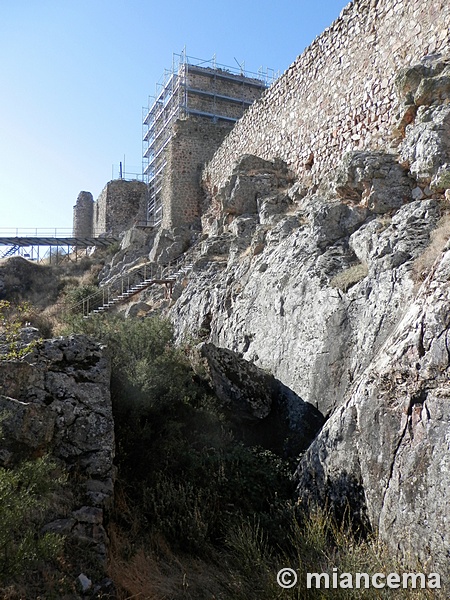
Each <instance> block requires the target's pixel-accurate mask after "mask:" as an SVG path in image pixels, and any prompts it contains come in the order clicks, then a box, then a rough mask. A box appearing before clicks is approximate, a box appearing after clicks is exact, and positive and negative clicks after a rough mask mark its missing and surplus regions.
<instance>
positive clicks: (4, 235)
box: [0, 228, 119, 261]
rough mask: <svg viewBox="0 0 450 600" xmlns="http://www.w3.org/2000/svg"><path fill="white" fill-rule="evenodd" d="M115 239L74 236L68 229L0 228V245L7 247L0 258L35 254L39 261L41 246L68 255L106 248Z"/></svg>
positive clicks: (0, 253) (27, 256)
mask: <svg viewBox="0 0 450 600" xmlns="http://www.w3.org/2000/svg"><path fill="white" fill-rule="evenodd" d="M14 234H15V235H14ZM117 241H119V238H117V237H113V236H93V237H74V236H73V235H72V231H71V230H68V229H46V230H45V229H28V230H27V229H23V230H19V229H17V230H11V229H10V230H6V229H1V228H0V246H6V247H7V248H6V250H5V251H4V252H1V251H0V258H7V257H10V256H14V255H20V256H25V257H26V258H29V257H30V256H31V257H32V258H33V257H34V256H36V259H37V260H38V261H39V260H40V252H39V248H41V247H43V246H44V247H47V248H49V249H50V256H51V254H52V251H51V250H52V249H55V251H54V252H53V255H55V254H56V255H59V254H64V255H68V254H70V253H72V252H75V253H76V252H77V251H78V250H86V249H87V248H92V247H97V248H106V247H107V246H110V245H111V244H114V243H115V242H117ZM25 248H30V252H29V253H24V249H25Z"/></svg>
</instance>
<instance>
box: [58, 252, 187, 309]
mask: <svg viewBox="0 0 450 600" xmlns="http://www.w3.org/2000/svg"><path fill="white" fill-rule="evenodd" d="M192 266H193V265H192V264H185V265H181V261H178V262H176V263H174V264H169V265H167V266H166V267H162V266H160V265H156V264H155V263H145V264H143V265H138V266H137V267H134V268H132V269H130V270H129V271H128V272H127V273H126V274H125V275H123V276H121V277H119V278H117V279H115V280H114V281H112V282H111V283H109V284H107V285H105V286H102V287H101V288H100V289H99V290H98V292H95V293H94V294H91V295H90V296H87V297H86V298H84V299H83V301H82V302H80V303H79V304H77V305H75V306H71V307H69V308H70V309H73V308H82V313H83V316H84V317H85V318H89V317H90V316H91V315H94V314H101V313H106V312H107V311H109V310H110V309H111V308H112V307H114V306H116V305H118V304H120V303H121V302H125V301H127V300H129V299H130V298H131V297H132V296H135V295H137V294H139V293H141V292H143V291H144V290H146V289H147V288H149V287H151V286H154V285H163V286H164V287H165V294H166V296H167V297H168V298H170V297H171V296H172V289H173V286H174V284H175V282H176V281H177V279H178V278H179V277H181V276H183V275H186V274H187V273H188V272H189V271H190V270H191V269H192Z"/></svg>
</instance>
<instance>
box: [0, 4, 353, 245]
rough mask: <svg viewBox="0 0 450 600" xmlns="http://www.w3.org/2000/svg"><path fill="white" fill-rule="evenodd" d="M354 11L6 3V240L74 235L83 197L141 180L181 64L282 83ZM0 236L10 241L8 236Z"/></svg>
mask: <svg viewBox="0 0 450 600" xmlns="http://www.w3.org/2000/svg"><path fill="white" fill-rule="evenodd" d="M347 4H348V1H347V0H277V1H274V0H271V1H270V2H269V1H267V0H260V1H259V2H255V0H251V1H250V0H226V2H221V1H220V0H219V1H213V0H208V1H206V0H191V1H189V0H184V2H181V1H179V0H158V1H156V0H121V1H120V2H119V1H118V0H2V1H1V14H0V52H1V57H2V59H1V63H0V75H1V93H0V228H5V227H71V226H72V207H73V205H74V204H75V201H76V198H77V196H78V193H79V192H80V191H81V190H86V191H90V192H92V194H93V196H94V199H96V198H97V196H98V195H99V193H100V192H101V190H102V188H103V187H104V185H105V184H106V183H107V182H108V181H109V180H111V179H112V178H113V177H112V176H113V165H115V166H116V170H115V171H114V173H115V176H117V174H118V165H119V162H120V161H123V160H124V156H125V166H126V170H127V171H128V170H133V171H138V172H140V170H141V164H142V162H141V154H142V142H141V139H142V124H141V123H142V107H143V106H147V105H148V97H149V96H151V95H153V94H154V93H155V85H156V82H157V81H159V80H160V79H161V76H162V75H163V73H164V69H166V68H170V67H171V65H172V53H174V52H175V53H180V52H181V51H182V49H183V48H184V47H186V53H187V54H188V55H189V56H194V57H198V58H204V59H210V58H212V56H213V55H214V54H215V55H216V60H217V62H218V63H221V64H223V65H229V66H237V63H236V61H237V62H239V63H242V62H244V63H245V69H246V70H249V71H257V70H258V68H259V67H260V66H262V67H264V68H265V67H268V68H271V69H274V70H275V71H279V72H280V73H283V71H285V70H286V69H287V68H288V67H289V65H290V64H291V63H292V62H293V61H294V60H295V58H296V57H297V56H298V55H299V54H300V53H301V52H302V51H303V50H304V48H305V47H307V46H308V45H309V44H310V43H311V42H312V41H313V39H314V38H315V37H316V36H317V35H319V34H320V33H321V32H322V31H323V30H324V29H325V28H326V27H328V26H329V25H330V24H331V23H332V22H333V21H334V20H335V19H336V18H337V17H338V16H339V13H340V12H341V10H342V8H343V7H344V6H346V5H347ZM0 235H1V233H0Z"/></svg>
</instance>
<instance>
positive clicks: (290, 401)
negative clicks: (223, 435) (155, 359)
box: [199, 344, 324, 456]
mask: <svg viewBox="0 0 450 600" xmlns="http://www.w3.org/2000/svg"><path fill="white" fill-rule="evenodd" d="M199 351H200V354H201V356H202V357H203V358H204V359H205V364H206V366H207V372H208V374H209V380H210V383H211V386H212V388H213V389H214V392H215V394H216V395H217V397H218V398H219V400H220V401H221V403H222V405H223V407H224V408H226V409H227V410H228V411H229V413H230V416H231V420H232V422H234V423H235V424H236V425H237V428H238V433H239V434H241V435H242V436H243V437H244V439H245V438H247V439H249V436H250V438H251V441H252V442H253V443H255V442H256V443H259V444H260V445H262V446H266V447H267V446H269V447H272V449H276V450H278V451H281V452H283V453H284V454H287V455H291V456H292V455H294V456H296V455H297V454H298V453H299V452H302V451H304V450H306V448H307V447H308V446H309V445H310V443H311V441H312V440H313V439H314V437H315V435H316V434H317V432H318V431H319V429H320V428H321V427H322V425H323V422H324V418H323V415H322V414H321V413H320V412H319V411H318V410H317V409H316V408H315V407H314V406H312V405H311V404H308V403H307V402H304V401H303V400H302V399H301V398H299V397H298V396H297V395H296V394H295V393H294V392H293V391H292V390H289V388H287V387H286V386H285V385H283V384H282V383H281V382H280V381H278V380H277V379H275V377H273V376H272V375H270V374H269V373H266V372H265V371H263V370H262V369H259V368H258V367H256V366H255V365H253V364H252V363H251V362H249V361H247V360H244V359H243V358H242V357H241V356H239V355H238V354H236V353H235V352H232V351H231V350H227V349H226V348H218V347H217V346H214V344H202V345H201V346H200V347H199Z"/></svg>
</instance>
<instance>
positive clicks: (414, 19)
mask: <svg viewBox="0 0 450 600" xmlns="http://www.w3.org/2000/svg"><path fill="white" fill-rule="evenodd" d="M449 23H450V3H449V2H448V0H355V1H354V2H353V3H352V4H349V5H348V6H347V7H346V8H345V9H344V10H343V11H342V13H341V15H340V17H339V19H337V20H336V21H335V22H334V23H333V24H332V25H331V26H330V27H329V28H328V29H326V30H325V31H324V32H323V33H322V34H321V35H320V36H319V37H318V38H317V39H316V40H315V41H314V42H313V43H312V44H311V46H309V47H308V48H307V49H306V50H305V51H304V52H303V54H302V55H300V56H299V57H298V58H297V60H296V61H295V62H294V63H293V64H292V65H291V67H290V68H289V69H288V70H287V71H286V72H285V73H284V74H283V75H282V76H281V77H280V79H278V80H277V82H275V83H274V84H273V85H272V87H271V88H269V90H267V92H266V93H265V94H264V95H263V96H262V98H261V99H260V100H259V101H258V102H256V103H255V104H253V105H252V106H251V107H250V108H249V109H248V111H247V112H246V113H245V114H244V116H243V117H242V119H241V120H240V121H239V122H238V123H237V124H236V126H235V128H234V129H233V131H232V132H231V133H230V135H229V136H228V137H227V138H226V139H225V141H224V143H223V144H222V145H221V147H220V148H219V149H218V151H217V152H216V153H215V155H214V157H213V159H212V160H211V161H210V163H209V164H208V165H207V166H206V168H205V169H204V174H203V179H204V182H205V184H206V186H207V187H209V188H210V189H211V190H212V191H214V189H217V188H218V187H220V186H221V185H223V184H224V183H225V181H226V180H227V178H228V177H229V176H230V173H231V169H232V167H233V164H234V163H235V161H237V159H238V158H239V157H240V156H242V155H243V154H255V155H257V156H260V157H261V158H264V159H268V160H273V159H274V158H281V159H283V160H285V161H286V162H287V164H288V165H289V167H290V168H291V169H292V170H293V171H294V173H295V174H296V175H297V176H299V177H301V176H303V175H305V174H306V173H309V174H310V175H312V178H313V180H317V179H318V178H320V176H321V175H322V174H323V173H324V172H326V171H327V170H329V169H330V168H332V167H333V166H335V165H336V163H337V162H338V161H339V160H340V157H341V156H342V154H343V153H345V152H347V151H350V150H358V149H373V150H375V149H377V148H380V147H383V148H386V146H388V147H389V144H390V142H391V131H392V129H393V128H394V125H395V123H396V120H397V114H398V110H399V100H398V98H397V95H396V90H395V76H396V73H397V72H398V71H399V69H400V68H402V67H405V66H409V65H411V64H413V63H417V62H419V61H420V59H422V58H423V57H424V56H425V55H427V54H432V53H443V54H450V31H449Z"/></svg>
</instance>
